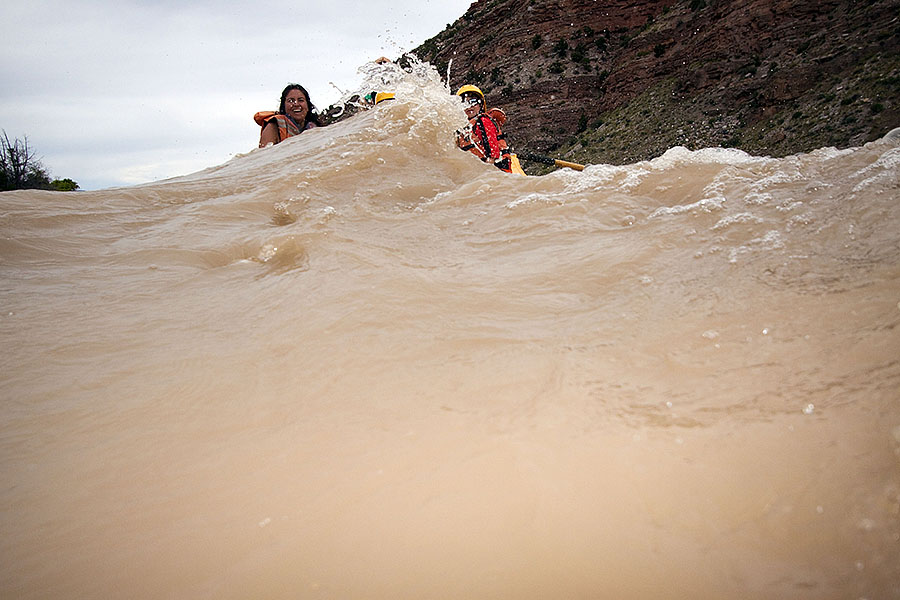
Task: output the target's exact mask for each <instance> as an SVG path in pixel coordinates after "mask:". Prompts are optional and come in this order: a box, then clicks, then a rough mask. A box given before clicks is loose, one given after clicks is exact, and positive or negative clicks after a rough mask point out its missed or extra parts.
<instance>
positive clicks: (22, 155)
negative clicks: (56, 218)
mask: <svg viewBox="0 0 900 600" xmlns="http://www.w3.org/2000/svg"><path fill="white" fill-rule="evenodd" d="M22 189H43V190H54V189H55V190H60V191H70V190H76V189H78V184H77V183H75V182H74V181H72V180H71V179H55V180H53V181H52V182H51V181H50V175H49V174H48V173H47V169H46V168H45V167H44V165H43V164H41V161H40V160H39V159H38V158H37V155H36V154H35V152H34V149H33V148H31V147H30V146H29V145H28V137H26V136H23V137H22V139H21V140H20V139H18V138H16V139H15V140H14V141H10V139H9V136H8V135H7V134H6V131H3V134H2V136H0V191H6V190H22Z"/></svg>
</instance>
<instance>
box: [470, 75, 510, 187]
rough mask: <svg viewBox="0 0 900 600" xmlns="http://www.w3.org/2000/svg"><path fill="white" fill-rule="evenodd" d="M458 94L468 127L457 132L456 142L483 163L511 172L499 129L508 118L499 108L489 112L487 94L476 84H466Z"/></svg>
mask: <svg viewBox="0 0 900 600" xmlns="http://www.w3.org/2000/svg"><path fill="white" fill-rule="evenodd" d="M456 95H457V96H459V97H460V99H461V100H462V102H463V107H464V109H465V111H466V117H468V118H469V125H468V126H467V127H466V129H465V130H464V131H461V132H457V139H456V143H457V145H458V146H459V147H460V149H461V150H468V151H469V152H471V153H472V154H474V155H475V156H477V157H478V158H480V159H481V160H483V161H484V162H490V163H492V164H493V165H494V166H496V167H497V168H498V169H500V170H501V171H506V172H507V173H509V172H510V171H511V163H510V153H509V147H508V146H507V144H506V136H505V135H504V134H503V130H502V129H501V128H500V127H501V125H502V124H503V122H504V121H505V120H506V115H505V114H503V111H502V110H500V109H498V108H492V109H491V110H490V111H488V110H487V104H486V103H485V101H484V93H483V92H482V91H481V90H480V89H478V88H477V87H475V86H474V85H464V86H462V87H461V88H459V91H457V92H456Z"/></svg>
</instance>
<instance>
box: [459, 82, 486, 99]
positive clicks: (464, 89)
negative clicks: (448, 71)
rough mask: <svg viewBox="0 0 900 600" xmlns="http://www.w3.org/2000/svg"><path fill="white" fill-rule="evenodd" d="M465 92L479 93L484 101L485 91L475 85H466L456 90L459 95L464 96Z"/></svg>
mask: <svg viewBox="0 0 900 600" xmlns="http://www.w3.org/2000/svg"><path fill="white" fill-rule="evenodd" d="M465 93H471V94H478V95H479V96H481V101H482V102H484V92H482V91H481V90H479V89H478V88H477V87H475V86H474V85H464V86H462V87H461V88H459V89H458V90H457V91H456V95H457V96H462V95H463V94H465Z"/></svg>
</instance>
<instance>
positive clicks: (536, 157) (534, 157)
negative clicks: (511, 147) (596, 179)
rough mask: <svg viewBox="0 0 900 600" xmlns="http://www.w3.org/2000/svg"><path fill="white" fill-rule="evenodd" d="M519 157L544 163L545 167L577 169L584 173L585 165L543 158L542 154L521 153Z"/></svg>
mask: <svg viewBox="0 0 900 600" xmlns="http://www.w3.org/2000/svg"><path fill="white" fill-rule="evenodd" d="M519 156H521V157H522V158H524V159H525V160H533V161H535V162H539V163H544V164H545V165H553V166H555V167H568V168H570V169H575V170H576V171H584V165H579V164H578V163H573V162H569V161H566V160H559V159H557V158H551V157H549V156H542V155H540V154H534V153H532V152H520V153H519Z"/></svg>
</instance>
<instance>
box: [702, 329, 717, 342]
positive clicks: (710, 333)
mask: <svg viewBox="0 0 900 600" xmlns="http://www.w3.org/2000/svg"><path fill="white" fill-rule="evenodd" d="M703 337H705V338H706V339H708V340H714V339H716V338H717V337H719V332H718V331H716V330H715V329H710V330H708V331H704V332H703Z"/></svg>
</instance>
